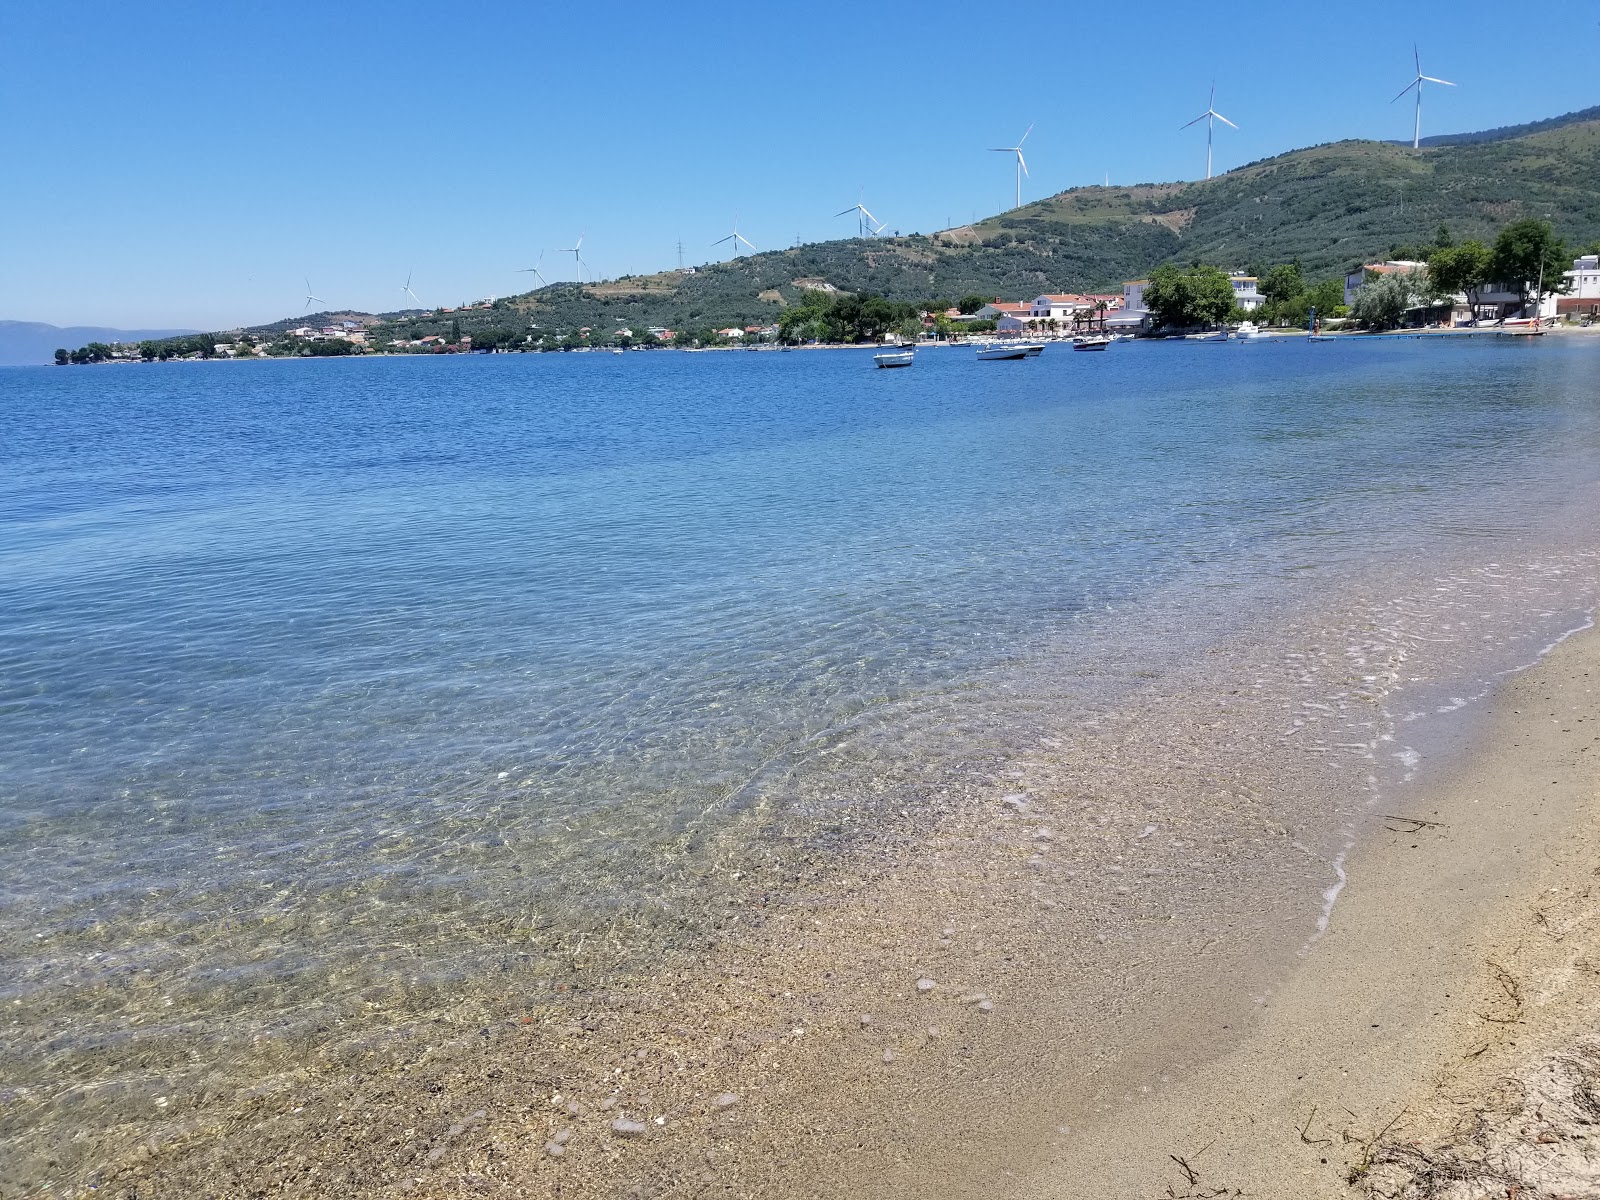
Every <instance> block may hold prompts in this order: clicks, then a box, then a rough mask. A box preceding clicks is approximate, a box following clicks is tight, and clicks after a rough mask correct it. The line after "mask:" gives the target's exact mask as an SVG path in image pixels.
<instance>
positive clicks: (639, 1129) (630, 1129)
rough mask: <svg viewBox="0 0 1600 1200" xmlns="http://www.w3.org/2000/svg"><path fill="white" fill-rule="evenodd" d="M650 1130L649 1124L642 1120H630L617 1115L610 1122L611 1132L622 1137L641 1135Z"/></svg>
mask: <svg viewBox="0 0 1600 1200" xmlns="http://www.w3.org/2000/svg"><path fill="white" fill-rule="evenodd" d="M649 1131H650V1126H648V1125H646V1124H645V1123H644V1122H643V1121H630V1120H628V1118H627V1117H618V1118H617V1119H616V1120H615V1121H613V1122H611V1132H612V1133H614V1134H616V1135H617V1136H618V1137H622V1138H636V1137H643V1136H644V1135H645V1134H646V1133H648V1132H649Z"/></svg>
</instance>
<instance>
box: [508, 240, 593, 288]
mask: <svg viewBox="0 0 1600 1200" xmlns="http://www.w3.org/2000/svg"><path fill="white" fill-rule="evenodd" d="M578 241H580V242H581V241H583V239H582V238H579V239H578ZM573 253H574V254H576V253H577V251H576V250H574V251H573ZM543 262H544V251H543V250H541V251H539V257H538V258H536V259H534V260H533V266H531V267H521V268H519V269H518V271H517V274H518V275H527V274H529V273H530V272H531V273H532V275H533V277H534V278H535V279H537V280H538V281H539V286H541V287H549V286H550V281H549V280H548V279H546V278H545V277H544V272H542V271H541V270H539V267H540V265H541V264H543Z"/></svg>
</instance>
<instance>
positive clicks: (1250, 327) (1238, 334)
mask: <svg viewBox="0 0 1600 1200" xmlns="http://www.w3.org/2000/svg"><path fill="white" fill-rule="evenodd" d="M1266 337H1267V331H1266V330H1265V329H1262V328H1261V327H1260V326H1259V325H1257V324H1256V323H1255V322H1254V321H1245V322H1242V323H1241V324H1240V326H1239V328H1237V329H1235V330H1234V331H1233V340H1234V341H1236V342H1260V341H1265V340H1266Z"/></svg>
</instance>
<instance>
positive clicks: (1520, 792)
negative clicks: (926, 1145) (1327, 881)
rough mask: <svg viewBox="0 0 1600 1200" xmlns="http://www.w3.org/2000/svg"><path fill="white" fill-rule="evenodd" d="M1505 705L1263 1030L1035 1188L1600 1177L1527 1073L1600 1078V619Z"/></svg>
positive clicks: (1293, 1186) (1404, 820)
mask: <svg viewBox="0 0 1600 1200" xmlns="http://www.w3.org/2000/svg"><path fill="white" fill-rule="evenodd" d="M1491 704H1492V708H1491V709H1490V711H1489V713H1487V714H1486V716H1487V717H1488V723H1487V729H1486V730H1485V736H1484V737H1483V739H1482V740H1481V742H1480V743H1479V744H1478V746H1477V747H1476V748H1475V749H1474V750H1472V751H1471V752H1470V753H1469V754H1468V755H1467V756H1466V758H1465V759H1464V761H1461V762H1459V763H1457V764H1454V765H1452V766H1451V767H1450V768H1449V770H1448V771H1447V772H1446V773H1445V775H1444V777H1443V778H1442V779H1440V780H1438V781H1435V782H1434V783H1433V784H1432V785H1431V786H1424V787H1418V788H1416V789H1415V790H1414V792H1413V794H1411V795H1408V796H1406V797H1404V802H1403V803H1401V804H1399V805H1398V806H1397V807H1398V810H1399V811H1398V812H1397V813H1396V814H1394V815H1393V816H1390V817H1386V818H1385V820H1384V823H1383V830H1384V831H1385V832H1382V833H1377V832H1375V833H1374V835H1373V836H1372V837H1370V838H1368V839H1367V840H1366V841H1365V842H1364V843H1363V844H1361V845H1359V846H1358V847H1356V848H1355V849H1354V850H1353V851H1352V852H1351V855H1350V858H1349V865H1348V871H1349V877H1350V881H1349V885H1348V888H1347V889H1346V893H1345V896H1344V897H1343V898H1342V900H1341V902H1340V904H1339V905H1338V906H1336V907H1335V908H1334V910H1333V913H1332V918H1331V921H1330V923H1329V929H1328V933H1327V936H1326V938H1325V939H1323V940H1322V941H1321V942H1320V944H1319V945H1317V946H1316V947H1315V948H1313V949H1311V951H1310V953H1308V954H1307V955H1306V957H1305V961H1304V963H1303V965H1301V966H1300V967H1299V968H1298V969H1297V970H1296V971H1295V972H1293V974H1292V975H1291V976H1290V977H1289V978H1288V979H1287V980H1286V981H1285V984H1284V986H1283V987H1282V988H1281V989H1279V990H1278V991H1277V992H1276V993H1275V994H1274V995H1273V996H1272V997H1271V999H1270V1001H1264V1003H1263V1006H1262V1013H1261V1016H1260V1019H1259V1020H1258V1021H1257V1022H1256V1024H1255V1026H1254V1028H1252V1029H1251V1031H1250V1032H1249V1033H1248V1034H1247V1035H1246V1036H1245V1037H1244V1038H1243V1039H1242V1040H1241V1042H1240V1043H1239V1044H1238V1045H1237V1046H1235V1047H1234V1048H1233V1049H1231V1050H1229V1051H1227V1052H1225V1053H1223V1054H1221V1055H1219V1056H1217V1057H1215V1058H1213V1059H1212V1060H1210V1061H1208V1062H1206V1063H1205V1064H1204V1065H1203V1067H1202V1068H1201V1069H1199V1070H1197V1071H1195V1072H1192V1073H1191V1074H1190V1075H1188V1076H1187V1077H1185V1078H1183V1079H1181V1080H1178V1081H1177V1082H1176V1084H1175V1086H1174V1087H1173V1088H1172V1090H1171V1091H1170V1092H1168V1093H1167V1094H1165V1095H1163V1096H1160V1097H1158V1098H1150V1099H1147V1100H1146V1099H1141V1100H1139V1101H1137V1102H1135V1103H1130V1104H1129V1105H1127V1106H1125V1107H1124V1108H1122V1109H1121V1110H1119V1111H1118V1112H1116V1113H1114V1114H1111V1115H1110V1116H1109V1117H1108V1119H1106V1120H1105V1121H1103V1122H1101V1123H1100V1124H1098V1125H1097V1126H1095V1127H1092V1128H1090V1129H1086V1130H1084V1131H1083V1132H1082V1135H1081V1136H1080V1137H1079V1138H1076V1139H1073V1140H1072V1142H1071V1143H1070V1144H1067V1145H1064V1146H1062V1147H1060V1148H1059V1149H1057V1150H1056V1151H1055V1152H1054V1153H1052V1154H1051V1155H1049V1156H1048V1158H1047V1159H1046V1160H1045V1161H1044V1162H1042V1163H1039V1164H1036V1165H1035V1166H1034V1167H1033V1168H1032V1169H1031V1170H1030V1171H1028V1172H1027V1173H1026V1176H1025V1178H1024V1179H1022V1180H1019V1182H1018V1185H1017V1187H1016V1190H1015V1191H1014V1192H1013V1193H1012V1194H1013V1195H1015V1196H1017V1197H1019V1198H1027V1197H1033V1196H1039V1197H1043V1196H1059V1195H1062V1194H1064V1193H1063V1191H1062V1190H1061V1189H1062V1188H1063V1186H1065V1185H1068V1184H1070V1183H1071V1181H1073V1180H1080V1181H1081V1180H1085V1179H1093V1180H1095V1181H1096V1182H1097V1184H1099V1185H1100V1187H1101V1188H1104V1187H1109V1188H1110V1190H1097V1193H1096V1194H1103V1195H1106V1196H1111V1197H1121V1196H1129V1197H1133V1196H1142V1195H1154V1194H1158V1193H1157V1192H1156V1190H1155V1189H1157V1188H1159V1187H1163V1186H1171V1187H1183V1186H1186V1185H1187V1186H1191V1187H1194V1186H1201V1187H1206V1188H1216V1189H1219V1190H1216V1191H1197V1192H1192V1193H1189V1194H1198V1195H1230V1196H1231V1195H1235V1194H1245V1195H1268V1196H1270V1195H1291V1194H1292V1195H1294V1196H1297V1197H1306V1198H1308V1200H1310V1198H1312V1197H1328V1198H1330V1200H1332V1198H1336V1197H1350V1196H1365V1195H1372V1196H1395V1195H1402V1194H1403V1195H1407V1196H1417V1197H1430V1196H1439V1197H1443V1196H1446V1195H1449V1196H1452V1197H1454V1196H1458V1195H1459V1196H1465V1195H1471V1196H1478V1195H1483V1196H1490V1195H1494V1196H1502V1195H1505V1194H1507V1189H1508V1188H1509V1189H1511V1193H1510V1194H1516V1189H1517V1188H1519V1187H1520V1188H1521V1189H1523V1190H1524V1191H1527V1192H1528V1194H1564V1193H1565V1192H1566V1191H1567V1190H1568V1189H1573V1188H1578V1187H1585V1188H1587V1187H1592V1186H1593V1185H1594V1183H1595V1182H1596V1180H1597V1179H1600V1157H1597V1151H1600V1141H1597V1140H1596V1137H1595V1134H1594V1132H1593V1130H1592V1129H1590V1128H1586V1127H1585V1126H1584V1122H1582V1121H1578V1120H1573V1119H1570V1114H1565V1115H1567V1116H1568V1117H1569V1119H1568V1120H1567V1122H1566V1125H1565V1127H1562V1126H1560V1125H1559V1124H1558V1122H1559V1119H1560V1116H1561V1115H1563V1114H1560V1113H1559V1112H1557V1111H1556V1109H1557V1106H1556V1105H1549V1106H1548V1107H1549V1110H1550V1111H1544V1106H1542V1105H1540V1104H1539V1103H1536V1102H1537V1101H1540V1100H1544V1101H1548V1100H1549V1099H1550V1096H1549V1095H1545V1096H1542V1097H1541V1096H1540V1095H1538V1094H1537V1092H1536V1089H1535V1088H1534V1087H1533V1086H1531V1085H1530V1082H1529V1080H1530V1079H1533V1080H1537V1079H1538V1077H1539V1076H1540V1075H1541V1074H1542V1075H1544V1076H1549V1075H1550V1074H1551V1073H1552V1063H1554V1064H1557V1065H1558V1066H1562V1067H1564V1068H1565V1069H1566V1070H1567V1071H1568V1073H1569V1074H1571V1073H1572V1072H1574V1071H1576V1072H1578V1073H1579V1077H1580V1082H1583V1081H1587V1080H1592V1079H1593V1078H1595V1076H1596V1072H1597V1068H1596V1066H1595V1064H1594V1063H1593V1062H1592V1061H1586V1060H1585V1057H1584V1056H1585V1055H1586V1054H1590V1055H1592V1053H1593V1050H1592V1046H1590V1045H1589V1039H1591V1038H1592V1037H1593V1036H1594V1032H1595V1031H1594V1027H1593V1018H1592V1013H1591V1012H1590V1011H1589V1010H1590V1009H1591V1008H1592V1006H1593V1005H1594V1004H1595V1003H1596V1000H1597V999H1600V981H1597V979H1596V978H1595V976H1596V973H1597V968H1596V966H1595V965H1594V959H1593V957H1592V956H1594V955H1595V954H1596V952H1597V951H1600V905H1597V903H1596V901H1595V900H1594V898H1593V897H1592V895H1591V891H1592V884H1593V879H1594V876H1595V874H1596V873H1597V871H1600V846H1597V845H1596V841H1595V838H1594V836H1593V834H1592V832H1591V830H1592V827H1593V822H1594V818H1595V817H1596V815H1600V795H1597V792H1596V783H1597V779H1596V771H1597V763H1600V633H1596V632H1595V631H1594V630H1593V629H1592V628H1590V629H1589V630H1586V631H1585V632H1583V633H1581V634H1579V635H1577V636H1574V637H1573V638H1571V639H1570V641H1569V642H1568V643H1567V644H1564V645H1560V646H1558V647H1556V648H1555V649H1554V650H1553V651H1552V652H1551V654H1550V655H1549V656H1548V657H1547V658H1546V659H1545V660H1543V661H1541V662H1540V663H1539V664H1537V665H1536V666H1533V667H1530V668H1529V669H1528V670H1527V671H1525V672H1522V673H1519V674H1517V675H1515V676H1513V677H1511V678H1509V679H1508V680H1507V681H1506V682H1505V683H1504V684H1503V685H1502V686H1501V688H1499V689H1498V690H1497V692H1496V694H1495V696H1494V697H1493V699H1492V700H1491ZM1574 1063H1576V1064H1577V1066H1576V1067H1574V1066H1573V1065H1572V1064H1574ZM1550 1090H1552V1089H1549V1088H1547V1089H1546V1091H1547V1092H1548V1091H1550ZM1554 1090H1557V1091H1559V1087H1558V1088H1556V1089H1554ZM1571 1090H1572V1083H1571V1080H1570V1079H1569V1080H1568V1081H1567V1094H1568V1096H1569V1097H1570V1093H1571ZM1508 1092H1509V1095H1510V1099H1509V1100H1508ZM1558 1098H1559V1097H1558ZM1536 1109H1539V1110H1540V1111H1535V1110H1536ZM1497 1118H1498V1119H1497ZM1500 1127H1504V1128H1500ZM1463 1130H1468V1131H1470V1132H1465V1133H1464V1132H1463ZM1169 1155H1170V1156H1171V1157H1168V1156H1169ZM1179 1158H1182V1159H1183V1160H1184V1164H1187V1169H1188V1170H1192V1171H1193V1172H1194V1174H1195V1177H1196V1178H1195V1179H1194V1180H1190V1179H1188V1178H1187V1177H1186V1174H1185V1170H1184V1165H1183V1164H1179V1163H1178V1162H1177V1159H1179ZM1111 1180H1116V1181H1117V1182H1116V1183H1114V1184H1112V1183H1109V1182H1108V1181H1111ZM1460 1181H1467V1182H1468V1183H1474V1184H1475V1185H1476V1186H1479V1187H1481V1188H1483V1189H1484V1190H1482V1191H1479V1190H1470V1191H1461V1192H1458V1191H1453V1190H1450V1188H1451V1185H1452V1182H1460ZM1537 1187H1543V1188H1547V1189H1551V1188H1553V1189H1555V1190H1554V1192H1544V1191H1539V1192H1537V1193H1535V1191H1534V1189H1535V1188H1537ZM1407 1188H1409V1189H1411V1190H1403V1189H1407ZM1065 1194H1070V1192H1068V1193H1065ZM1574 1194H1576V1193H1574ZM1584 1194H1588V1192H1587V1191H1586V1192H1584Z"/></svg>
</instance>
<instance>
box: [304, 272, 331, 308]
mask: <svg viewBox="0 0 1600 1200" xmlns="http://www.w3.org/2000/svg"><path fill="white" fill-rule="evenodd" d="M326 303H327V301H326V300H324V299H323V298H322V297H321V296H313V295H312V294H311V280H309V279H308V280H306V306H305V308H303V309H301V310H300V311H301V312H308V311H310V308H311V306H312V304H326Z"/></svg>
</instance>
